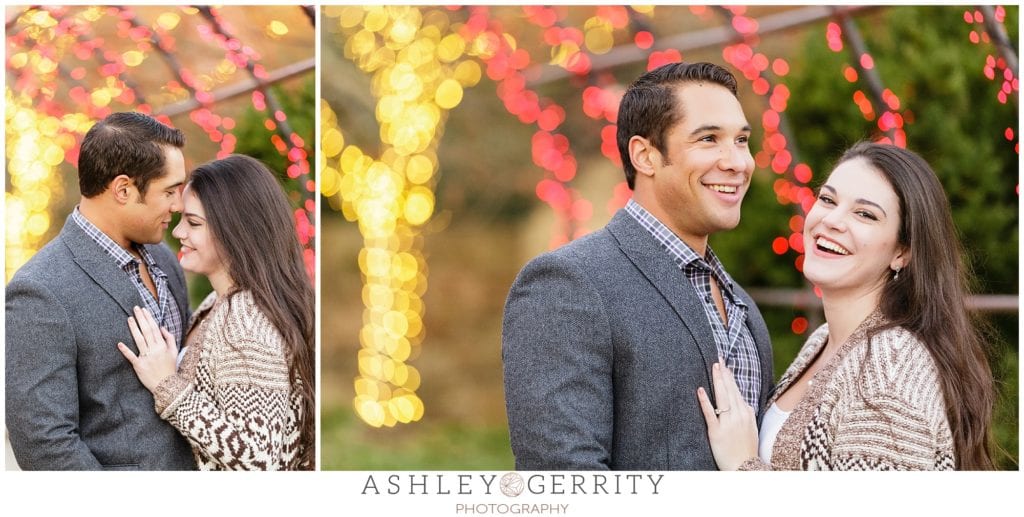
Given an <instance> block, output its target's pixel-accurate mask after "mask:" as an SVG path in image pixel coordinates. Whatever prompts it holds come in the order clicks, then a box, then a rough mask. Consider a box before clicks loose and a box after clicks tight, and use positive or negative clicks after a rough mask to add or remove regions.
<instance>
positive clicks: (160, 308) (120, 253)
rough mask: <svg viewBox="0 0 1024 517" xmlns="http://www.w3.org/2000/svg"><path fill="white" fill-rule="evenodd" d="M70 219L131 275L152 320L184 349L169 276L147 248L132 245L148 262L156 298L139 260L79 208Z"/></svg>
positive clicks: (130, 277) (76, 208) (179, 313)
mask: <svg viewBox="0 0 1024 517" xmlns="http://www.w3.org/2000/svg"><path fill="white" fill-rule="evenodd" d="M71 218H72V219H74V220H75V223H77V224H78V226H79V227H81V228H82V231H84V232H85V234H86V235H88V236H89V237H90V238H91V239H92V240H93V241H95V242H96V244H98V245H99V246H100V248H103V251H106V252H107V253H109V254H110V256H111V258H113V259H114V262H115V263H117V266H118V267H120V268H121V270H122V271H124V272H125V274H126V275H128V279H129V280H131V281H132V284H133V285H134V286H135V289H137V290H138V291H139V296H140V297H142V302H143V303H144V304H145V305H146V308H147V309H149V312H150V313H151V314H152V315H153V319H155V320H156V321H157V323H158V324H160V326H161V327H164V328H166V329H167V330H168V332H170V333H171V335H172V336H174V340H175V342H176V343H177V344H178V348H181V311H179V310H178V304H177V303H175V302H174V297H172V296H171V290H170V288H169V287H168V285H167V274H166V273H164V272H163V270H161V269H160V266H158V265H157V264H156V260H155V259H154V258H153V256H152V255H150V253H149V251H148V250H147V249H146V247H145V246H140V245H137V244H133V245H134V246H135V251H137V252H139V255H140V256H141V257H142V260H144V261H145V262H146V268H147V269H149V276H150V278H152V279H153V283H154V284H156V298H154V297H153V293H151V292H150V291H149V289H147V288H146V284H145V283H143V282H142V274H141V273H140V271H139V264H140V262H139V259H137V258H135V257H134V256H132V254H131V253H128V252H127V251H126V250H125V249H124V248H122V247H121V246H120V245H119V244H118V243H116V242H114V241H113V239H111V238H110V237H108V236H107V235H106V234H105V233H103V232H102V231H101V230H100V229H99V228H97V227H96V225H94V224H92V223H90V222H89V220H88V219H86V218H85V216H83V215H82V213H81V212H80V211H79V210H78V207H75V211H74V212H72V214H71Z"/></svg>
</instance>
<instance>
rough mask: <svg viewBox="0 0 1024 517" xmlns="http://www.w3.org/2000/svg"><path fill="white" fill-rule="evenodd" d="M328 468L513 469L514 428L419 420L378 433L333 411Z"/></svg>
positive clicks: (324, 428) (328, 421)
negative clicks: (511, 436) (511, 442)
mask: <svg viewBox="0 0 1024 517" xmlns="http://www.w3.org/2000/svg"><path fill="white" fill-rule="evenodd" d="M321 432H322V433H323V439H322V443H323V447H322V454H323V455H322V462H321V469H322V470H511V469H512V468H513V458H512V449H511V447H510V445H509V438H508V430H507V429H505V428H504V427H503V426H501V427H484V426H467V425H457V424H452V423H439V422H429V421H424V422H418V423H416V424H413V425H411V426H402V427H398V428H393V429H388V428H383V429H374V428H372V427H370V426H368V425H366V424H365V423H363V422H362V421H361V420H359V418H357V417H356V416H355V414H354V413H353V411H352V410H351V408H347V407H342V408H334V409H330V410H327V411H325V412H324V413H323V417H322V421H321Z"/></svg>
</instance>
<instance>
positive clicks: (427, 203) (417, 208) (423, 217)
mask: <svg viewBox="0 0 1024 517" xmlns="http://www.w3.org/2000/svg"><path fill="white" fill-rule="evenodd" d="M433 213H434V194H433V193H432V192H430V190H428V189H425V188H423V187H417V188H416V189H415V190H413V191H412V192H410V193H409V197H408V198H406V200H405V219H406V220H407V221H409V224H412V225H414V226H419V225H421V224H423V223H425V222H427V220H428V219H430V216H431V214H433Z"/></svg>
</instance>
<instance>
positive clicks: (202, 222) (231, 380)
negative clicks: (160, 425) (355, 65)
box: [118, 155, 315, 470]
mask: <svg viewBox="0 0 1024 517" xmlns="http://www.w3.org/2000/svg"><path fill="white" fill-rule="evenodd" d="M182 200H183V202H184V209H183V211H182V216H181V222H180V223H179V224H178V226H177V227H175V229H174V232H173V234H174V236H175V237H177V238H178V239H180V240H181V259H180V260H181V266H182V268H184V269H185V270H187V271H191V272H193V273H198V274H202V275H206V277H207V278H209V280H210V284H211V285H212V286H213V290H214V292H212V293H210V295H209V296H208V297H207V298H206V300H205V301H203V303H202V304H200V306H199V308H198V309H197V310H196V312H195V314H194V315H193V317H192V321H191V323H190V324H189V330H188V332H187V334H186V337H185V347H183V351H182V354H181V356H180V365H178V366H177V367H176V366H175V361H176V358H177V347H176V346H175V343H174V339H173V337H171V336H170V334H169V333H168V332H167V331H166V330H164V329H161V328H158V327H157V325H156V322H155V321H154V319H153V317H152V316H151V315H150V314H149V313H148V311H146V310H145V309H141V310H140V309H139V308H136V309H135V316H134V317H133V318H129V319H128V326H129V327H130V328H131V331H132V336H133V337H134V339H135V342H136V344H137V345H138V349H139V355H138V356H136V355H135V354H134V353H133V352H132V351H131V350H130V349H129V348H128V347H127V346H125V345H124V343H118V348H119V349H120V350H121V353H122V354H124V356H125V358H126V359H128V361H129V362H130V363H131V364H132V366H133V367H134V368H135V372H136V373H137V374H138V376H139V379H140V380H141V381H142V383H143V385H145V386H146V388H148V389H149V390H150V391H151V392H153V396H154V398H155V400H156V411H157V412H158V413H159V414H160V416H161V417H162V418H163V419H165V420H167V421H168V422H169V423H171V424H172V425H173V426H174V427H176V428H177V429H178V431H180V432H181V433H182V434H183V435H184V436H185V437H186V438H187V439H188V440H189V443H190V444H191V445H192V451H193V454H194V456H195V459H196V463H197V464H198V465H199V468H200V469H202V470H279V469H288V470H294V469H300V470H312V469H313V467H314V459H313V452H314V440H315V437H314V420H315V417H314V414H315V413H314V394H313V389H314V388H313V387H314V385H315V378H314V375H315V374H314V368H315V366H314V357H315V354H314V348H313V347H314V341H313V332H314V331H313V328H314V321H313V320H314V316H313V311H314V309H313V304H314V297H313V288H312V285H311V283H310V280H309V277H308V276H307V273H306V269H305V266H304V264H303V260H302V249H301V247H300V246H299V242H298V238H297V237H296V235H295V225H294V223H293V222H292V218H291V209H290V208H289V206H288V202H287V200H286V199H285V195H284V193H283V192H282V190H281V187H280V186H279V185H278V183H277V180H276V178H275V177H274V175H273V174H272V173H271V172H270V171H269V170H267V168H266V167H265V166H263V164H261V163H260V162H259V161H257V160H255V159H253V158H249V157H247V156H238V155H235V156H230V157H228V158H225V159H222V160H217V161H214V162H210V163H207V164H205V165H203V166H200V167H199V168H197V169H196V170H195V171H193V172H192V175H191V177H190V179H189V182H188V184H187V185H186V186H185V189H184V192H183V193H182Z"/></svg>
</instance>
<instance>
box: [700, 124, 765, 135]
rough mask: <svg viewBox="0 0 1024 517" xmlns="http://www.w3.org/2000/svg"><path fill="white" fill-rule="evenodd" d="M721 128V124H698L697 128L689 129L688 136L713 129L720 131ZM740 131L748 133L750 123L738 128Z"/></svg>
mask: <svg viewBox="0 0 1024 517" xmlns="http://www.w3.org/2000/svg"><path fill="white" fill-rule="evenodd" d="M721 130H722V126H716V125H714V124H704V125H703V126H700V127H698V128H697V129H694V130H693V131H691V132H690V136H696V135H697V134H698V133H704V132H707V131H712V132H714V131H721ZM740 131H742V132H747V133H749V132H750V131H751V129H750V124H745V125H744V126H743V127H741V128H740Z"/></svg>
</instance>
